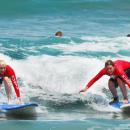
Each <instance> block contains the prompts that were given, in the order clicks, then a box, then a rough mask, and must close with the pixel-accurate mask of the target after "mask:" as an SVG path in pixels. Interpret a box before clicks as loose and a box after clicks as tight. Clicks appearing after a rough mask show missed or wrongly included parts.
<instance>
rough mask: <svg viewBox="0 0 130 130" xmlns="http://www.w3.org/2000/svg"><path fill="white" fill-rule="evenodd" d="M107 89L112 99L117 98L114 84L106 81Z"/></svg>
mask: <svg viewBox="0 0 130 130" xmlns="http://www.w3.org/2000/svg"><path fill="white" fill-rule="evenodd" d="M108 87H109V90H110V91H111V93H112V95H113V98H115V97H118V95H117V90H116V87H115V84H114V82H113V81H111V80H109V81H108Z"/></svg>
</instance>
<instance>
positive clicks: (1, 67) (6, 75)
mask: <svg viewBox="0 0 130 130" xmlns="http://www.w3.org/2000/svg"><path fill="white" fill-rule="evenodd" d="M3 81H4V85H5V91H6V95H7V98H8V103H9V104H10V103H11V94H12V91H11V87H12V85H13V87H14V90H15V93H16V96H17V98H18V103H19V104H20V103H21V98H20V90H19V87H18V83H17V80H16V76H15V72H14V70H13V69H12V68H11V67H10V66H9V65H7V64H6V63H5V62H4V61H3V60H0V87H1V85H2V82H3Z"/></svg>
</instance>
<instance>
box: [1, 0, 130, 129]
mask: <svg viewBox="0 0 130 130" xmlns="http://www.w3.org/2000/svg"><path fill="white" fill-rule="evenodd" d="M129 28H130V0H66V1H65V0H11V1H9V0H4V1H3V0H1V1H0V58H2V59H5V61H6V62H7V63H8V64H9V65H11V66H12V67H13V68H14V70H15V72H16V75H17V78H18V82H19V86H20V90H21V95H22V99H23V101H24V102H25V103H27V102H36V103H38V104H39V108H38V109H37V116H36V117H35V118H32V119H14V118H9V117H7V116H5V115H4V114H3V113H1V114H0V119H1V125H0V129H5V130H6V129H7V130H16V129H19V130H20V129H22V130H35V129H37V130H41V129H44V130H66V129H67V130H72V129H75V130H79V129H82V130H104V129H106V130H129V129H130V123H129V121H130V115H129V114H123V113H122V112H121V111H119V110H116V109H113V108H111V107H110V106H109V105H108V103H109V101H110V100H111V93H110V92H109V90H108V87H107V80H108V77H106V76H104V77H103V78H102V79H100V80H99V81H98V82H96V83H95V84H94V85H93V86H92V87H91V88H90V89H89V91H88V92H86V93H83V94H79V91H80V90H81V88H83V87H84V86H85V85H86V83H87V82H88V81H89V79H91V77H93V76H94V75H95V74H96V73H97V72H98V71H99V70H100V69H101V68H102V67H103V66H104V62H105V61H106V60H107V59H112V60H117V59H123V60H128V61H130V58H129V56H130V38H129V37H126V35H127V34H129V33H130V29H129ZM57 31H62V32H63V37H61V38H58V37H55V36H54V34H55V32H57ZM118 91H119V90H118ZM128 93H130V90H128ZM119 95H120V99H121V100H122V95H121V93H120V91H119ZM0 96H1V99H0V102H3V101H4V102H6V96H5V92H4V87H2V90H1V93H0Z"/></svg>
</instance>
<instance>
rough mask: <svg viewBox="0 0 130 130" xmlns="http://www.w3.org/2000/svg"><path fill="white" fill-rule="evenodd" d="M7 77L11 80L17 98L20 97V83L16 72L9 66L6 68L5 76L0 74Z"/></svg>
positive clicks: (1, 75) (0, 75)
mask: <svg viewBox="0 0 130 130" xmlns="http://www.w3.org/2000/svg"><path fill="white" fill-rule="evenodd" d="M6 76H7V77H9V78H10V79H11V81H12V84H13V87H14V90H15V93H16V95H17V97H20V90H19V87H18V83H17V80H16V76H15V72H14V70H13V69H12V68H11V67H10V66H9V65H7V66H6V68H5V71H4V72H3V74H0V77H6Z"/></svg>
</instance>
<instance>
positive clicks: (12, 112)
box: [0, 103, 38, 118]
mask: <svg viewBox="0 0 130 130" xmlns="http://www.w3.org/2000/svg"><path fill="white" fill-rule="evenodd" d="M37 106H38V104H36V103H28V104H22V105H20V104H0V110H1V111H4V112H5V114H6V115H7V116H12V117H19V118H20V117H21V118H22V117H25V118H26V117H33V116H35V115H36V110H35V108H36V107H37Z"/></svg>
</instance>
